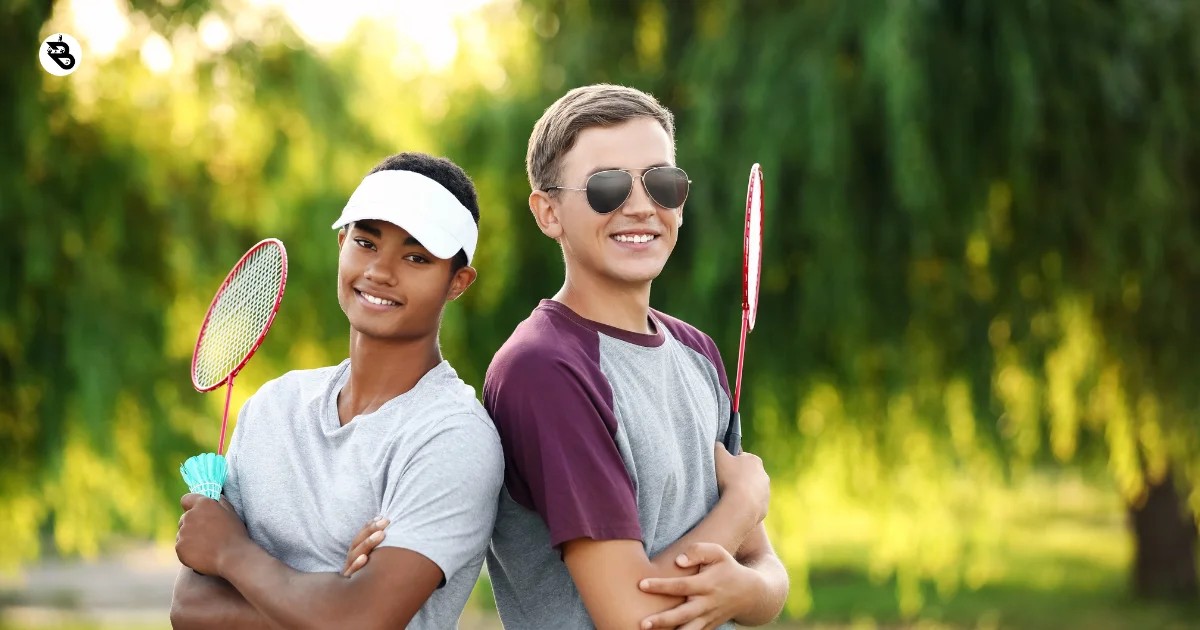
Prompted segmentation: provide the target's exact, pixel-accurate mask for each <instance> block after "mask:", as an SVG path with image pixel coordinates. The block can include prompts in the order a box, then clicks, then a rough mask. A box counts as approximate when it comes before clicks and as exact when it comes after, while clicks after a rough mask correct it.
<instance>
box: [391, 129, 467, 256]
mask: <svg viewBox="0 0 1200 630" xmlns="http://www.w3.org/2000/svg"><path fill="white" fill-rule="evenodd" d="M379 171H408V172H410V173H416V174H418V175H424V176H425V177H428V178H429V179H432V180H433V181H435V182H437V183H439V184H441V185H442V187H443V188H445V189H446V190H449V191H450V194H452V195H454V198H455V199H458V202H459V203H461V204H462V205H463V207H464V208H466V209H467V212H470V213H471V218H472V219H475V225H477V226H478V225H479V200H478V199H477V198H476V195H475V182H472V181H471V177H470V176H469V175H467V172H466V171H464V170H462V167H460V166H459V165H457V164H455V163H454V162H451V161H450V160H448V159H446V158H444V157H434V156H432V155H429V154H428V153H420V152H416V151H409V152H404V153H397V154H396V155H390V156H388V157H386V158H384V160H383V161H382V162H380V163H379V164H376V165H375V168H373V169H371V172H370V173H367V174H368V175H371V174H373V173H378V172H379ZM466 266H467V253H466V252H465V251H463V250H461V249H460V250H458V253H457V254H455V256H454V259H453V260H451V261H450V273H451V274H454V273H455V272H457V271H458V270H459V269H462V268H463V267H466Z"/></svg>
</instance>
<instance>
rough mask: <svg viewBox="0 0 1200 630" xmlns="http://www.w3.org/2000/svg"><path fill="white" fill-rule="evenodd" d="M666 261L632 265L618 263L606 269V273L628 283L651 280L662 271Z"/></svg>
mask: <svg viewBox="0 0 1200 630" xmlns="http://www.w3.org/2000/svg"><path fill="white" fill-rule="evenodd" d="M665 263H666V261H662V262H650V261H645V262H640V263H639V264H633V265H619V266H615V267H611V268H609V269H608V275H609V276H611V277H612V278H615V279H617V280H620V281H621V282H624V283H628V284H641V283H644V282H651V281H653V280H654V279H655V278H657V277H658V276H659V274H661V273H662V270H663V267H664V266H665Z"/></svg>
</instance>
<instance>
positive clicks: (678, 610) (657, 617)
mask: <svg viewBox="0 0 1200 630" xmlns="http://www.w3.org/2000/svg"><path fill="white" fill-rule="evenodd" d="M702 614H704V606H703V604H701V603H700V602H698V601H696V600H688V601H686V602H684V603H682V604H680V605H678V606H676V607H674V608H672V609H671V610H668V611H666V612H660V613H658V614H654V615H650V616H649V617H646V618H645V619H643V620H642V625H641V626H640V628H641V630H656V629H658V628H677V627H679V626H682V625H683V624H685V623H688V622H690V621H696V620H698V619H697V618H698V617H699V616H700V615H702ZM697 627H700V628H703V627H704V626H703V624H701V625H700V626H697Z"/></svg>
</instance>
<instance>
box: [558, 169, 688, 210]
mask: <svg viewBox="0 0 1200 630" xmlns="http://www.w3.org/2000/svg"><path fill="white" fill-rule="evenodd" d="M668 168H669V169H674V170H677V171H679V172H680V173H683V176H684V178H687V177H688V174H687V171H685V170H683V169H681V168H679V167H678V166H651V167H650V168H648V169H645V171H644V172H643V173H642V174H641V175H634V174H633V173H630V172H629V171H632V170H639V169H629V168H611V169H607V170H603V171H597V172H595V173H592V174H591V175H588V178H587V181H586V182H584V184H583V188H570V187H567V186H547V187H546V188H543V189H542V191H543V192H550V191H552V190H582V191H584V192H587V186H588V184H589V183H591V181H592V178H593V177H595V176H597V175H602V174H604V173H625V174H626V175H628V176H629V177H630V178H631V179H630V181H629V192H627V193H625V198H624V199H622V200H621V203H619V204H617V207H615V208H613V209H612V210H609V211H608V212H600V211H599V210H597V209H595V208H592V204H591V202H590V201H589V202H588V207H589V208H592V212H595V213H596V214H612V213H614V212H616V211H617V210H620V209H621V206H624V205H625V202H627V201H629V197H630V196H631V195H633V183H634V180H641V181H642V190H645V191H646V196H647V197H649V198H650V201H653V202H654V205H656V206H658V207H660V208H663V209H666V210H675V209H677V208H680V207H682V206H683V204H684V203H686V202H687V198H688V195H687V194H685V195H684V196H683V201H681V202H680V203H679V205H678V206H675V207H674V208H669V207H667V206H664V205H662V204H661V203H659V202H658V200H657V199H655V198H654V195H652V194H650V188H649V187H647V186H646V176H647V175H649V174H650V172H651V171H655V170H658V169H668ZM687 183H688V193H691V186H692V180H691V179H687Z"/></svg>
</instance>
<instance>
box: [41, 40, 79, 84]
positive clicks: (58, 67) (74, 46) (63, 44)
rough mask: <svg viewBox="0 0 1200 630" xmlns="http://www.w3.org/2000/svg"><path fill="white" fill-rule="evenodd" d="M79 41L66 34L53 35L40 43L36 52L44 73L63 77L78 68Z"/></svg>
mask: <svg viewBox="0 0 1200 630" xmlns="http://www.w3.org/2000/svg"><path fill="white" fill-rule="evenodd" d="M80 52H81V51H80V50H79V40H77V39H75V38H74V37H71V36H70V35H67V34H66V33H55V34H53V35H51V36H50V37H47V38H46V40H45V41H43V42H42V48H41V50H39V51H38V59H39V60H40V61H41V62H42V67H43V68H45V69H46V72H49V73H50V74H53V75H54V76H56V77H65V76H67V75H68V74H71V73H72V72H75V68H78V67H79V62H81V61H83V59H82V58H81V57H80Z"/></svg>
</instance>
